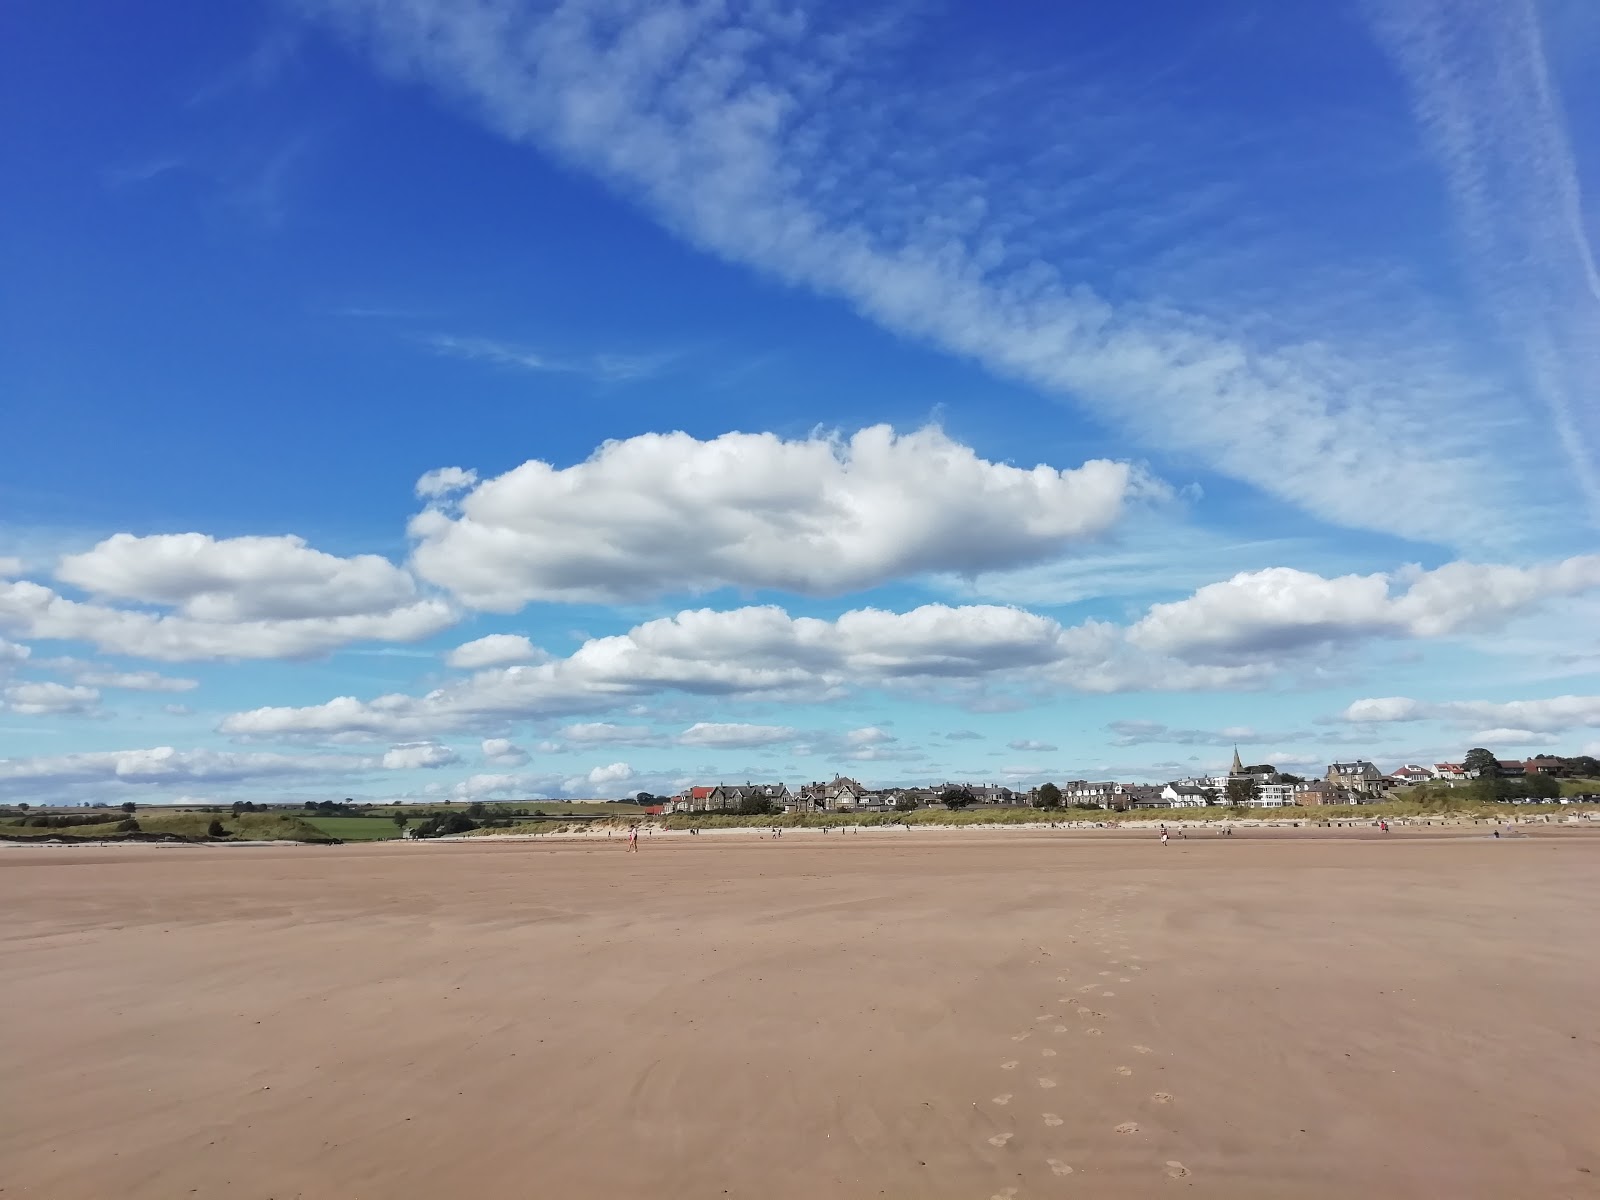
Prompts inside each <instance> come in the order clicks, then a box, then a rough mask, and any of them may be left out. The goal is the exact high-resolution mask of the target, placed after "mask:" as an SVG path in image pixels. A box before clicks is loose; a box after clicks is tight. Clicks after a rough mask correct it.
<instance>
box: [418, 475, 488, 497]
mask: <svg viewBox="0 0 1600 1200" xmlns="http://www.w3.org/2000/svg"><path fill="white" fill-rule="evenodd" d="M477 482H478V473H477V472H476V471H470V470H467V469H466V468H464V467H439V468H437V469H435V470H432V471H429V472H428V473H427V474H426V475H424V476H423V477H422V478H421V479H419V480H417V498H418V499H419V500H439V499H443V498H444V497H445V496H452V495H454V494H455V493H457V492H464V491H466V490H467V489H468V488H469V487H471V486H472V485H473V484H475V483H477Z"/></svg>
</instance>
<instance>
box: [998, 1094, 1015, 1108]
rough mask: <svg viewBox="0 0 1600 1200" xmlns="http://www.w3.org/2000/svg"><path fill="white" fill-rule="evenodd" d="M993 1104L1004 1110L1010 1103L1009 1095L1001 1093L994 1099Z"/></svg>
mask: <svg viewBox="0 0 1600 1200" xmlns="http://www.w3.org/2000/svg"><path fill="white" fill-rule="evenodd" d="M994 1103H996V1104H998V1105H999V1106H1000V1107H1001V1108H1004V1107H1005V1106H1006V1105H1008V1104H1010V1103H1011V1093H1010V1092H1001V1093H1000V1094H999V1095H998V1096H996V1097H995V1098H994Z"/></svg>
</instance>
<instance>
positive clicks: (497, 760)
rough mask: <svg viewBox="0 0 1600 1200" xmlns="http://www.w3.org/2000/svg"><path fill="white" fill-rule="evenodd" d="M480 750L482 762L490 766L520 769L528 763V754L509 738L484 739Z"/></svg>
mask: <svg viewBox="0 0 1600 1200" xmlns="http://www.w3.org/2000/svg"><path fill="white" fill-rule="evenodd" d="M481 749H482V750H483V761H484V762H486V763H488V764H489V765H490V766H495V767H520V766H522V765H524V764H525V763H526V762H527V761H528V752H527V751H526V750H524V749H523V748H522V747H521V746H517V745H513V744H512V742H511V740H510V739H509V738H485V739H484V740H483V745H482V747H481Z"/></svg>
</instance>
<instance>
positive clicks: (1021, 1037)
mask: <svg viewBox="0 0 1600 1200" xmlns="http://www.w3.org/2000/svg"><path fill="white" fill-rule="evenodd" d="M1029 1036H1030V1035H1028V1034H1026V1033H1013V1034H1012V1035H1011V1040H1012V1041H1013V1042H1025V1041H1027V1040H1028V1038H1029Z"/></svg>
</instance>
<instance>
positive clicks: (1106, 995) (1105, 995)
mask: <svg viewBox="0 0 1600 1200" xmlns="http://www.w3.org/2000/svg"><path fill="white" fill-rule="evenodd" d="M1115 995H1116V993H1115V992H1101V993H1100V998H1101V999H1102V1000H1109V999H1110V998H1111V997H1112V996H1115Z"/></svg>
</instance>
